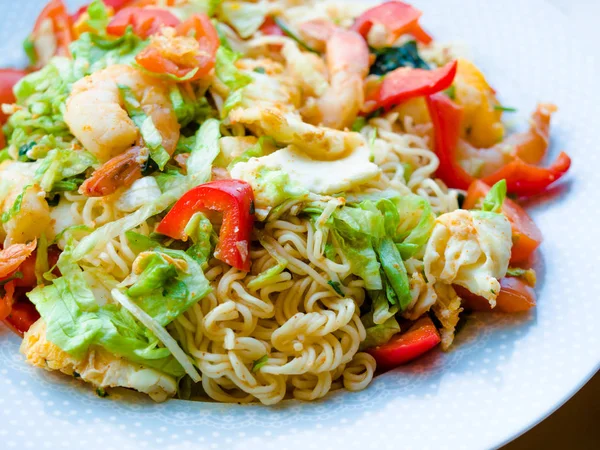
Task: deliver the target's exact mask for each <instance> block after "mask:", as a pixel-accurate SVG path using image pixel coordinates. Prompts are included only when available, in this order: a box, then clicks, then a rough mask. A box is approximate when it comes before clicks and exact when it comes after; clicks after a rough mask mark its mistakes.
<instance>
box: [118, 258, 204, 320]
mask: <svg viewBox="0 0 600 450" xmlns="http://www.w3.org/2000/svg"><path fill="white" fill-rule="evenodd" d="M141 256H143V258H142V260H141V261H140V263H139V265H140V268H141V269H142V273H141V274H140V275H139V277H138V279H137V281H136V282H135V283H134V284H133V285H132V286H130V287H129V289H128V290H127V292H126V293H127V295H128V296H129V297H131V298H132V299H133V301H134V302H135V303H136V304H137V305H138V306H139V307H140V308H141V309H142V310H144V311H145V312H146V313H147V314H148V315H149V316H150V317H152V318H153V320H155V321H156V322H157V323H159V324H160V325H161V326H166V325H167V324H169V323H171V322H172V321H173V320H174V319H175V318H176V317H177V316H179V315H180V314H182V313H183V312H185V311H186V310H187V309H188V308H189V307H190V306H192V305H193V304H194V303H196V302H197V301H198V300H200V299H201V298H202V297H204V296H205V295H206V294H208V293H209V292H210V290H211V288H210V285H209V283H208V280H207V279H206V277H205V276H204V273H203V271H202V268H201V267H200V265H199V264H198V263H197V262H196V261H195V260H194V259H192V258H191V257H189V256H188V255H187V254H186V253H185V252H183V251H180V250H171V249H167V248H160V249H156V250H155V251H153V252H151V253H150V252H149V253H147V254H143V255H141ZM174 260H175V261H180V264H181V265H183V266H185V267H186V269H185V270H181V269H178V268H177V267H176V266H175V265H174Z"/></svg>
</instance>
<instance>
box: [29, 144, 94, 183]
mask: <svg viewBox="0 0 600 450" xmlns="http://www.w3.org/2000/svg"><path fill="white" fill-rule="evenodd" d="M97 163H98V161H97V160H96V158H95V157H94V156H93V155H92V154H91V153H89V152H87V151H85V150H77V151H74V150H69V149H55V150H51V151H50V152H48V155H47V156H46V157H45V158H44V159H42V160H41V164H40V166H39V167H38V168H37V170H36V172H35V180H36V181H37V182H39V184H40V187H41V188H42V189H43V190H44V191H46V192H50V191H52V190H53V189H54V187H55V186H56V184H57V183H58V182H60V181H62V180H65V179H68V178H71V177H74V176H76V175H80V174H82V173H83V172H85V171H86V170H87V169H88V168H89V167H92V166H94V165H95V164H97ZM59 187H60V188H63V187H64V186H59ZM61 190H65V189H61Z"/></svg>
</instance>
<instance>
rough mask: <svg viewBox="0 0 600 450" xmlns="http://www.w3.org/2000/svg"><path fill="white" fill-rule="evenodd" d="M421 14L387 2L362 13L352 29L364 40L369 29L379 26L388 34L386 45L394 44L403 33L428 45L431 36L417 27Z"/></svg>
mask: <svg viewBox="0 0 600 450" xmlns="http://www.w3.org/2000/svg"><path fill="white" fill-rule="evenodd" d="M421 14H422V13H421V11H419V10H418V9H416V8H413V7H412V6H411V5H409V4H407V3H403V2H399V1H389V2H386V3H382V4H381V5H379V6H375V7H374V8H371V9H369V10H367V11H366V12H364V13H363V14H362V15H361V16H360V17H359V18H358V19H356V22H354V25H353V26H352V29H353V30H354V31H357V32H358V33H360V34H362V35H363V36H364V37H365V38H366V37H367V36H368V34H369V31H370V30H371V27H372V26H373V25H375V24H380V25H383V27H385V29H386V30H387V31H388V33H389V37H388V43H391V42H394V41H395V40H396V39H398V38H399V37H400V36H402V35H403V34H405V33H409V34H412V35H413V36H414V37H415V39H417V40H418V41H420V42H423V43H424V44H429V43H430V42H431V40H432V39H431V36H429V35H428V34H427V33H426V32H425V31H424V30H423V29H422V28H421V26H420V25H419V18H420V17H421Z"/></svg>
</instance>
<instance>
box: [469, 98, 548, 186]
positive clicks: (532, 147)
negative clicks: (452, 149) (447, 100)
mask: <svg viewBox="0 0 600 450" xmlns="http://www.w3.org/2000/svg"><path fill="white" fill-rule="evenodd" d="M555 111H556V106H555V105H552V104H546V103H540V104H539V105H538V106H537V109H536V110H535V112H534V113H533V114H532V115H531V120H530V127H529V130H527V131H524V132H522V133H515V134H512V135H510V136H508V137H507V138H506V139H504V140H503V141H502V142H500V143H498V144H496V145H494V146H493V147H490V148H483V149H478V148H475V147H474V146H472V145H471V144H469V143H468V142H467V141H465V140H462V139H461V141H460V142H459V147H458V149H459V159H460V160H461V161H463V164H465V165H466V164H468V167H465V169H466V170H467V172H469V173H470V174H472V175H476V176H478V177H485V176H487V175H490V174H492V173H494V172H496V171H497V170H499V169H500V168H502V167H503V166H505V165H506V164H508V163H509V162H511V161H512V160H514V159H515V157H519V158H521V159H522V160H523V161H525V162H526V163H529V164H537V163H539V162H540V161H541V160H542V158H543V157H544V156H545V155H546V151H547V150H548V144H549V142H550V118H551V117H552V113H554V112H555Z"/></svg>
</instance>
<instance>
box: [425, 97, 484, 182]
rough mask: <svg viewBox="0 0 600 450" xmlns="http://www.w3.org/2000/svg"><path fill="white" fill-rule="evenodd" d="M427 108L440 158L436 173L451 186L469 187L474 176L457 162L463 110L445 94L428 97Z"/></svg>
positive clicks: (435, 147) (435, 148) (436, 151)
mask: <svg viewBox="0 0 600 450" xmlns="http://www.w3.org/2000/svg"><path fill="white" fill-rule="evenodd" d="M426 100H427V108H428V109H429V115H430V116H431V121H432V123H433V130H434V139H435V140H434V151H435V153H436V155H437V157H438V158H439V160H440V165H439V167H438V169H437V172H436V175H437V176H438V178H440V179H441V180H442V181H443V182H444V183H446V184H447V185H448V186H449V187H453V188H458V189H467V188H468V187H469V185H470V184H471V182H472V181H473V180H474V178H473V177H472V176H471V175H469V174H468V173H467V172H466V171H465V170H464V169H463V168H462V167H461V166H460V165H459V164H458V162H457V156H456V149H457V145H458V139H459V138H460V124H461V122H462V117H463V110H462V107H460V106H458V105H457V104H456V103H454V102H453V101H452V100H450V99H449V98H448V97H447V96H446V95H445V94H443V93H438V94H434V95H432V96H429V97H427V99H426Z"/></svg>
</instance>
